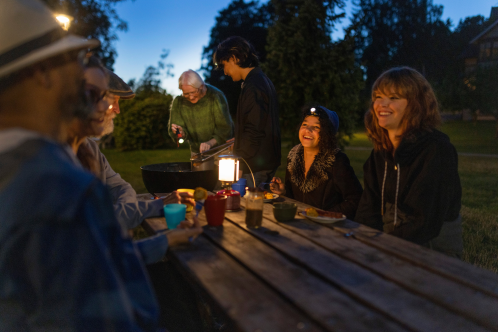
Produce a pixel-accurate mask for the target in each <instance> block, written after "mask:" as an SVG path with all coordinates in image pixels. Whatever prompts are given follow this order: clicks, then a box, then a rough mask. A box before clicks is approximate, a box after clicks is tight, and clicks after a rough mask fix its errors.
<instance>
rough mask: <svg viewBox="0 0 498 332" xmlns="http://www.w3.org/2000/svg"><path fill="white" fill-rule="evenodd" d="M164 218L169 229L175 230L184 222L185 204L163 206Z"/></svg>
mask: <svg viewBox="0 0 498 332" xmlns="http://www.w3.org/2000/svg"><path fill="white" fill-rule="evenodd" d="M163 209H164V217H165V218H166V225H168V228H169V229H175V228H177V227H178V225H179V224H180V223H181V222H182V221H183V220H185V214H186V213H187V206H186V205H185V204H168V205H165V206H164V208H163Z"/></svg>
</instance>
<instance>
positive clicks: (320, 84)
mask: <svg viewBox="0 0 498 332" xmlns="http://www.w3.org/2000/svg"><path fill="white" fill-rule="evenodd" d="M273 4H274V6H275V10H276V14H277V20H276V23H275V24H274V25H273V26H272V27H271V28H270V29H269V35H268V45H267V58H266V62H265V64H264V65H263V69H264V70H265V72H266V74H267V75H268V76H269V77H270V79H271V80H272V82H273V84H274V85H275V88H276V90H277V94H278V98H279V105H280V119H281V123H280V125H281V128H282V131H283V133H284V134H286V136H287V137H288V138H289V139H291V140H293V141H294V142H296V141H297V139H298V135H297V126H298V125H299V121H300V110H301V107H302V106H303V105H305V104H307V103H310V102H318V103H320V104H321V105H323V106H325V107H327V108H329V109H331V110H333V111H336V112H337V114H338V115H339V119H340V128H339V132H340V136H341V140H340V143H341V144H343V143H344V141H343V140H342V136H344V135H350V134H352V131H353V128H354V123H355V119H356V117H357V114H358V109H359V98H358V91H359V90H360V89H361V88H362V84H363V83H362V72H361V70H360V68H359V67H358V66H356V65H355V61H354V49H353V46H354V43H353V39H352V38H351V37H350V36H349V34H348V33H347V34H346V37H345V39H344V40H342V41H339V42H336V43H334V42H332V40H331V38H330V34H331V29H332V27H333V24H334V22H335V21H336V20H337V19H338V18H340V17H342V16H341V15H335V14H334V10H335V9H336V8H342V7H343V6H344V1H342V0H337V1H316V0H301V1H292V2H290V1H273Z"/></svg>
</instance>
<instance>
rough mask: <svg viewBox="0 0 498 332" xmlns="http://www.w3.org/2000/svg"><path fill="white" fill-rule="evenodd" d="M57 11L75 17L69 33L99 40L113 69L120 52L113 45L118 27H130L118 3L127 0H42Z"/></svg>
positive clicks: (102, 53)
mask: <svg viewBox="0 0 498 332" xmlns="http://www.w3.org/2000/svg"><path fill="white" fill-rule="evenodd" d="M42 1H44V2H45V3H46V4H47V5H48V6H49V7H50V8H51V9H52V10H53V11H54V12H56V13H62V14H66V15H70V16H72V17H73V18H74V21H73V22H72V23H71V26H70V28H69V32H70V33H73V34H76V35H79V36H84V37H87V38H95V39H99V40H100V42H101V43H102V45H101V46H100V48H99V49H97V50H96V55H97V56H98V57H100V58H101V59H102V61H103V63H104V65H105V66H106V67H107V68H110V69H112V66H113V64H114V61H115V59H116V56H117V53H116V49H115V47H114V45H113V43H114V41H115V40H117V39H118V37H117V35H116V32H117V31H118V30H121V31H126V30H127V29H128V26H127V24H126V22H125V21H123V20H122V19H120V18H119V16H118V14H117V13H116V10H115V9H114V5H115V4H116V3H118V2H122V1H125V0H42Z"/></svg>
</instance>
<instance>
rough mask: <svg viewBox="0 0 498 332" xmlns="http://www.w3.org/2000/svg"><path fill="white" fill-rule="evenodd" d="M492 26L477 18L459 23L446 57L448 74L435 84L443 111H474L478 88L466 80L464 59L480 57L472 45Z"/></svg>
mask: <svg viewBox="0 0 498 332" xmlns="http://www.w3.org/2000/svg"><path fill="white" fill-rule="evenodd" d="M490 23H491V22H489V20H486V19H485V18H484V16H481V15H477V16H471V17H466V18H465V19H463V20H460V21H459V23H458V25H457V26H456V28H455V29H454V30H453V32H452V33H451V35H450V37H449V43H450V47H451V49H450V50H449V51H448V54H447V55H446V56H444V59H445V65H444V66H445V73H444V77H443V79H442V80H439V81H434V82H432V83H433V87H434V89H435V91H436V94H437V97H438V100H439V101H440V104H441V108H442V109H443V110H445V111H456V110H462V109H464V108H470V109H475V104H474V100H473V98H474V97H475V96H474V95H473V94H474V93H473V90H472V88H474V87H475V85H473V83H472V82H471V80H473V79H474V78H472V77H466V75H465V63H464V58H465V56H466V55H468V54H470V55H472V53H478V52H479V50H478V49H475V48H476V47H477V46H476V45H469V42H470V41H471V40H472V39H474V38H475V37H476V36H477V35H479V34H480V33H481V32H482V31H484V30H485V29H486V28H487V27H488V26H489V25H490Z"/></svg>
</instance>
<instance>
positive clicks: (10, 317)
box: [0, 0, 191, 331]
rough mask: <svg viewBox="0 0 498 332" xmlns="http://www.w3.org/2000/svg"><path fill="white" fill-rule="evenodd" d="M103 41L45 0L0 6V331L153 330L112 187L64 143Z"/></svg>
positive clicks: (81, 112) (152, 309)
mask: <svg viewBox="0 0 498 332" xmlns="http://www.w3.org/2000/svg"><path fill="white" fill-rule="evenodd" d="M97 45H98V41H96V40H86V39H83V38H80V37H77V36H73V35H68V34H65V33H64V32H63V30H62V29H61V28H60V26H59V25H58V23H57V22H56V21H55V19H54V16H53V13H52V12H50V11H49V10H48V9H47V8H46V7H45V6H44V5H43V4H42V3H41V2H40V1H39V0H2V1H1V2H0V276H1V277H0V331H25V330H48V331H53V330H58V331H59V330H63V331H66V330H71V331H72V330H88V331H101V330H116V331H120V330H141V329H143V330H154V329H155V328H156V327H157V316H158V307H157V303H156V300H155V296H154V294H153V291H152V288H151V286H150V284H149V282H148V278H147V276H146V272H145V270H144V268H143V262H142V261H141V259H140V258H139V256H138V255H137V253H136V247H135V246H134V244H133V243H132V241H131V240H130V239H128V238H127V237H126V236H124V235H123V234H122V231H121V227H120V226H119V224H118V222H117V221H116V218H115V216H114V212H113V209H112V203H111V200H110V198H109V194H108V192H107V190H106V188H105V187H104V185H102V183H101V182H100V181H99V180H98V179H97V178H95V177H94V176H92V175H90V174H89V173H86V172H84V171H82V170H81V169H80V167H78V166H77V165H75V163H74V162H72V160H71V158H72V154H71V152H70V151H67V149H66V148H64V147H63V146H62V145H61V144H60V143H59V142H63V141H65V134H64V132H65V127H66V125H67V123H68V122H69V120H71V119H72V118H73V117H74V116H81V117H85V116H87V115H88V114H87V113H86V112H87V107H85V104H86V98H84V95H85V94H84V88H83V86H84V80H83V67H82V64H81V63H79V62H78V59H83V58H84V56H83V55H84V53H85V52H86V49H88V48H91V47H95V46H97ZM77 101H80V102H77ZM75 105H76V106H75ZM185 235H186V236H187V237H188V236H190V235H191V234H188V231H187V234H185ZM171 244H172V243H170V245H171Z"/></svg>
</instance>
